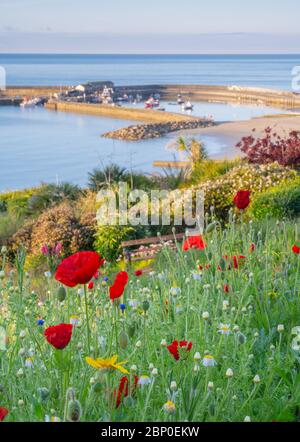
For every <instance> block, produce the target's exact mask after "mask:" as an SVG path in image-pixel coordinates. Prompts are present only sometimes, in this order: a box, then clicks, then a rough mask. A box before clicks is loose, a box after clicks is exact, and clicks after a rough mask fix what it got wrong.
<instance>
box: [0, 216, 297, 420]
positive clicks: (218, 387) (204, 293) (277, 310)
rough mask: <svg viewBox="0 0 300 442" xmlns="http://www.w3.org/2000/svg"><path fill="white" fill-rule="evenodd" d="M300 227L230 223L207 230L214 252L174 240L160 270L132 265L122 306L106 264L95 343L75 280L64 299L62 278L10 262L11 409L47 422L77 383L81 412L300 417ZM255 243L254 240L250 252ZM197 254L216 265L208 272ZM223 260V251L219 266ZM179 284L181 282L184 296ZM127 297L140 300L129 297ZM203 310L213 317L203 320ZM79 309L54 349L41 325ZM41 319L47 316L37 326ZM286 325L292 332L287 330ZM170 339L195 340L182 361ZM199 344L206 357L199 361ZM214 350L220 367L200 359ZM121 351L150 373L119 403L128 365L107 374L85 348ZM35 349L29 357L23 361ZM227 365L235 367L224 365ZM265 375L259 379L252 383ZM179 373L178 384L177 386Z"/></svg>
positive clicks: (87, 415)
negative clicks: (135, 270) (233, 262)
mask: <svg viewBox="0 0 300 442" xmlns="http://www.w3.org/2000/svg"><path fill="white" fill-rule="evenodd" d="M298 230H299V223H298V222H294V223H291V222H285V221H280V222H279V223H276V222H275V221H268V222H265V223H263V224H259V225H255V224H254V223H253V224H252V223H250V224H242V225H240V226H237V225H235V224H231V225H230V226H228V228H227V229H226V230H223V231H214V232H211V233H210V234H207V235H205V239H206V241H207V244H208V246H207V249H206V250H205V252H197V251H190V252H187V253H183V252H182V251H181V249H180V248H179V251H178V253H177V254H175V253H173V252H170V251H167V250H165V251H164V252H162V254H161V255H160V257H159V258H158V259H157V262H156V263H155V264H154V269H153V272H154V273H150V274H143V275H142V276H141V277H139V278H137V277H136V276H134V275H133V274H132V272H131V273H130V282H129V284H128V286H127V288H126V291H125V294H124V295H123V299H122V302H123V303H125V304H126V310H125V314H124V315H122V313H121V310H120V309H119V308H118V306H116V305H112V303H111V302H110V300H109V298H108V285H109V284H111V282H112V280H113V275H112V274H111V273H110V272H109V269H107V270H106V271H105V270H104V274H105V275H107V276H108V277H109V281H108V285H105V284H104V283H103V282H102V280H101V279H100V280H99V281H98V282H97V283H96V284H95V288H94V289H93V290H92V291H89V292H88V300H89V301H88V309H89V316H90V328H91V346H92V350H91V354H88V350H87V336H86V323H85V307H84V296H82V294H81V295H79V294H78V288H75V289H68V291H67V298H66V300H65V301H64V302H62V303H61V302H59V300H58V298H57V289H58V284H57V283H56V281H55V280H54V279H49V278H48V279H47V278H46V277H43V276H40V279H42V283H41V282H40V284H39V285H38V287H41V288H39V289H38V290H36V292H32V290H33V288H34V287H36V286H37V285H36V279H37V275H25V278H24V282H23V285H22V282H21V279H20V276H22V271H21V270H20V269H19V271H20V272H21V273H19V278H18V273H17V272H16V270H14V273H13V274H9V272H8V269H6V275H5V277H4V278H3V275H2V279H0V313H1V314H0V327H3V328H4V329H5V330H6V332H7V335H8V338H9V342H8V343H7V345H6V350H5V351H1V350H0V384H1V385H0V406H4V407H6V408H8V410H9V412H10V413H9V415H8V416H7V418H6V421H43V420H44V419H45V415H49V416H57V417H59V418H60V419H61V420H63V419H64V414H65V413H64V410H65V406H66V400H65V398H66V393H67V389H68V388H70V387H72V388H74V390H75V393H76V399H77V400H78V401H79V402H80V404H81V408H82V416H81V420H82V421H107V420H110V421H117V422H119V421H191V422H192V421H213V422H215V421H244V419H245V417H246V416H250V418H251V420H252V421H272V420H279V421H281V420H282V421H297V420H299V408H298V407H299V401H300V374H299V361H300V358H299V356H300V355H299V353H297V352H296V351H294V350H292V341H293V336H292V334H291V330H292V328H293V327H295V326H297V325H300V300H299V290H300V287H299V268H300V256H299V255H296V254H294V253H292V251H291V248H292V246H293V244H295V243H297V241H298V244H299V232H298ZM251 243H255V245H256V248H255V250H254V251H253V252H252V253H250V252H249V247H250V245H251ZM240 254H243V255H245V256H246V259H245V262H244V264H243V265H242V266H241V267H240V268H239V269H232V270H225V271H220V270H218V265H219V264H220V261H221V257H222V256H223V255H230V256H232V255H240ZM199 264H201V265H205V264H210V268H209V269H204V270H202V271H200V270H199V269H198V266H199ZM224 264H225V262H224V261H221V267H224ZM227 265H228V262H227V263H226V267H227ZM198 275H199V276H198ZM102 277H103V276H102ZM18 281H19V285H18ZM224 284H228V285H229V293H225V292H224V290H223V286H224ZM172 287H177V288H179V289H180V291H179V290H178V291H177V295H176V296H174V295H172V294H171V292H170V290H171V289H172ZM130 300H131V301H132V300H136V301H138V302H139V304H138V305H137V306H136V307H132V306H130V304H132V302H130ZM145 301H147V302H145ZM147 307H149V308H148V309H147ZM204 312H208V314H209V319H206V320H205V319H203V313H204ZM71 315H77V316H78V317H79V320H80V326H79V327H74V330H73V336H72V339H71V342H70V344H69V346H68V347H66V348H65V349H64V350H62V351H58V350H54V349H53V348H52V347H51V346H50V345H49V344H48V343H47V342H46V340H45V338H44V336H43V331H44V328H45V327H48V326H50V325H54V324H58V323H60V322H69V320H70V316H71ZM39 318H43V319H44V320H45V325H44V326H38V325H37V322H36V321H37V320H38V319H39ZM220 324H227V325H230V331H231V333H230V334H228V335H223V334H220V333H219V332H218V330H219V326H220ZM280 324H282V325H283V326H284V330H283V332H279V331H278V325H280ZM121 333H122V338H121V339H120V334H121ZM24 334H25V337H22V336H23V335H24ZM163 339H165V340H166V341H167V343H168V344H170V343H171V342H172V341H173V340H174V339H177V340H188V341H191V342H192V343H193V347H192V349H191V351H190V352H189V353H185V354H184V355H183V357H182V358H181V359H180V360H179V361H175V360H174V358H173V357H172V356H171V355H170V353H169V352H168V350H167V349H166V348H165V347H164V346H162V345H161V341H162V340H163ZM0 342H1V341H0ZM121 347H122V348H121ZM196 352H199V353H200V355H201V360H199V361H195V360H194V355H195V353H196ZM206 353H209V354H210V355H212V356H213V357H214V358H215V361H216V363H217V365H216V366H214V367H204V366H203V364H202V358H203V356H204V355H205V354H206ZM113 354H118V355H119V359H120V360H121V361H124V360H125V361H127V363H126V364H125V367H126V368H127V369H128V370H129V371H131V374H130V376H131V377H132V376H133V374H134V373H135V372H134V371H132V370H131V367H132V366H133V365H136V367H137V370H136V374H137V375H138V376H141V375H147V376H149V377H150V379H151V383H150V384H149V385H145V386H143V387H141V386H139V387H138V388H137V391H136V394H135V395H134V396H133V397H131V396H129V397H127V398H126V399H125V400H123V402H122V405H121V406H120V407H119V408H118V409H116V408H115V399H114V397H113V390H114V388H116V387H117V385H118V383H119V380H120V378H121V376H122V375H121V373H119V372H116V371H115V372H108V373H105V374H103V373H100V372H97V370H95V369H93V368H92V367H90V366H89V365H88V364H87V363H86V362H85V357H86V356H92V357H108V356H111V355H113ZM32 355H33V356H32ZM30 356H32V357H33V366H32V367H31V368H30V367H26V366H25V360H26V358H28V357H30ZM151 364H152V365H151ZM153 367H154V368H156V369H157V373H158V374H157V375H155V376H153V375H152V374H151V373H152V370H153ZM229 368H230V369H232V370H233V376H232V377H227V376H226V372H227V370H228V369H229ZM20 370H21V371H20ZM256 375H258V376H259V377H260V382H259V383H254V382H253V379H254V377H255V376H256ZM172 381H175V382H176V384H177V389H176V390H175V391H174V390H171V389H170V385H171V382H172ZM209 383H210V384H209ZM211 383H213V388H209V386H212V384H211ZM172 385H174V384H172ZM41 389H44V390H41ZM168 400H172V401H173V402H174V403H175V406H176V412H175V413H174V414H171V413H167V412H166V411H163V409H162V407H163V405H164V404H165V403H166V402H167V401H168ZM69 401H70V398H69V397H68V402H69ZM67 415H68V413H67Z"/></svg>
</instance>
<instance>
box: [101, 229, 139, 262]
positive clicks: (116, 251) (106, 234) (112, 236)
mask: <svg viewBox="0 0 300 442" xmlns="http://www.w3.org/2000/svg"><path fill="white" fill-rule="evenodd" d="M133 231H134V229H133V228H132V227H129V226H118V225H116V226H99V227H98V229H97V232H96V235H95V242H94V249H95V250H96V251H97V252H98V253H100V255H101V256H103V257H104V258H105V259H106V260H107V261H109V262H114V261H116V260H117V259H118V257H119V256H120V254H121V253H122V248H121V242H122V241H125V240H126V239H128V237H129V236H130V234H132V233H133Z"/></svg>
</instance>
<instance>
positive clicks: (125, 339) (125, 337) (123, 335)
mask: <svg viewBox="0 0 300 442" xmlns="http://www.w3.org/2000/svg"><path fill="white" fill-rule="evenodd" d="M128 341H129V339H128V335H127V333H126V332H125V331H124V330H123V331H121V333H120V335H119V344H120V347H121V348H122V350H125V348H126V347H127V345H128Z"/></svg>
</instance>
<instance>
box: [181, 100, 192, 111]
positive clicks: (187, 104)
mask: <svg viewBox="0 0 300 442" xmlns="http://www.w3.org/2000/svg"><path fill="white" fill-rule="evenodd" d="M193 108H194V106H193V105H192V103H191V102H190V101H186V102H185V103H183V104H182V110H183V111H191V110H193Z"/></svg>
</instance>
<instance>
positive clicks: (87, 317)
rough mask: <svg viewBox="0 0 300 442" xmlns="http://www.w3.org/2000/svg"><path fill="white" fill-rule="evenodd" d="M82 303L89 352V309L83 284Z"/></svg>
mask: <svg viewBox="0 0 300 442" xmlns="http://www.w3.org/2000/svg"><path fill="white" fill-rule="evenodd" d="M83 287H84V303H85V320H86V332H87V344H88V351H89V354H90V352H91V342H90V326H89V310H88V300H87V288H86V284H84V286H83Z"/></svg>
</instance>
